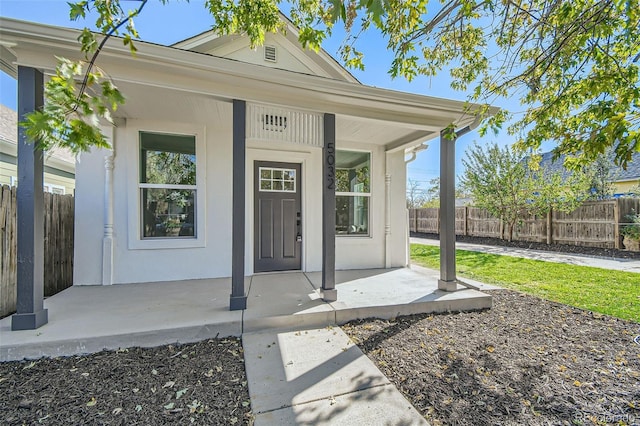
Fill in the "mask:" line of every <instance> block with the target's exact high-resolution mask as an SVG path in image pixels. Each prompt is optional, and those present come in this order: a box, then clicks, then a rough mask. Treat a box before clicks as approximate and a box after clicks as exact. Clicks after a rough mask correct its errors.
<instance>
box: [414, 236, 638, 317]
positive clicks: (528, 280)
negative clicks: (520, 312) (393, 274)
mask: <svg viewBox="0 0 640 426" xmlns="http://www.w3.org/2000/svg"><path fill="white" fill-rule="evenodd" d="M411 261H412V262H413V263H415V264H418V265H422V266H424V267H427V268H433V269H438V268H439V265H440V263H439V262H440V249H439V248H438V247H433V246H425V245H421V244H411ZM456 262H457V273H458V276H460V277H461V278H464V277H467V278H471V279H474V280H478V281H481V282H484V283H487V284H495V285H499V286H501V287H505V288H509V289H513V290H518V291H522V292H525V293H529V294H534V295H536V296H540V297H543V298H545V299H548V300H553V301H556V302H560V303H564V304H567V305H571V306H576V307H579V308H583V309H588V310H591V311H594V312H600V313H602V314H607V315H612V316H615V317H618V318H623V319H628V320H632V321H636V322H640V274H636V273H632V272H621V271H611V270H608V269H600V268H592V267H589V266H575V265H567V264H563V263H552V262H544V261H541V260H532V259H521V258H516V257H510V256H500V255H496V254H486V253H478V252H472V251H466V250H457V251H456Z"/></svg>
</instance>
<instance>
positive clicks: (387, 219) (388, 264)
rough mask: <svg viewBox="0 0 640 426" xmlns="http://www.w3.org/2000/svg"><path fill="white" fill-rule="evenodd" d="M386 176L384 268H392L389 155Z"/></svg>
mask: <svg viewBox="0 0 640 426" xmlns="http://www.w3.org/2000/svg"><path fill="white" fill-rule="evenodd" d="M385 157H386V159H385V168H386V173H385V175H384V216H385V219H384V246H385V247H384V267H385V268H387V269H388V268H391V174H390V173H389V170H390V164H389V153H388V152H387V153H386V155H385Z"/></svg>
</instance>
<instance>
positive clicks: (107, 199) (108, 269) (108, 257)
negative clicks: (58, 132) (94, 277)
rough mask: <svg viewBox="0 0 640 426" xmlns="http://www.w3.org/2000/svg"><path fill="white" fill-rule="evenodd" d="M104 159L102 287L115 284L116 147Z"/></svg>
mask: <svg viewBox="0 0 640 426" xmlns="http://www.w3.org/2000/svg"><path fill="white" fill-rule="evenodd" d="M112 146H113V147H114V150H113V151H112V152H111V154H110V155H107V156H106V157H104V234H103V237H102V285H111V284H113V160H114V157H115V155H116V153H115V145H114V144H113V140H112Z"/></svg>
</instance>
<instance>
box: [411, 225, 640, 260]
mask: <svg viewBox="0 0 640 426" xmlns="http://www.w3.org/2000/svg"><path fill="white" fill-rule="evenodd" d="M411 236H412V237H418V238H428V239H430V240H437V239H439V236H438V234H425V233H421V232H411ZM456 241H459V242H461V243H471V244H486V245H490V246H498V247H515V248H522V249H533V250H544V251H553V252H558V253H567V254H584V255H588V256H600V257H615V258H619V259H640V251H628V250H617V249H612V248H611V249H607V248H600V247H584V246H576V245H571V244H546V243H536V242H532V241H511V242H509V241H507V240H501V239H499V238H489V237H471V236H468V235H456Z"/></svg>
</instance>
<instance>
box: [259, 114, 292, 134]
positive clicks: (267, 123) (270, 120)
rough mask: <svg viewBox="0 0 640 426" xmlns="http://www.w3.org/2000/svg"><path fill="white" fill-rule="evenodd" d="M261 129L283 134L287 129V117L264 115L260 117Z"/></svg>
mask: <svg viewBox="0 0 640 426" xmlns="http://www.w3.org/2000/svg"><path fill="white" fill-rule="evenodd" d="M262 128H263V129H264V130H271V131H273V132H283V131H284V129H286V128H287V117H283V116H281V115H274V114H265V115H264V116H263V117H262Z"/></svg>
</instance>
